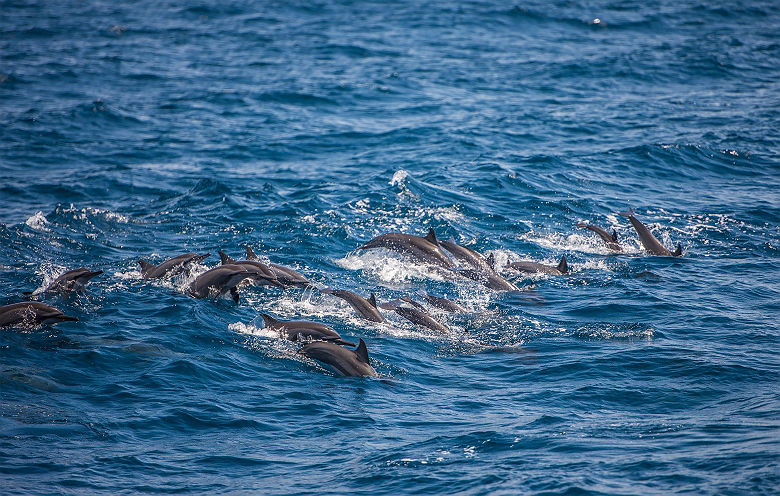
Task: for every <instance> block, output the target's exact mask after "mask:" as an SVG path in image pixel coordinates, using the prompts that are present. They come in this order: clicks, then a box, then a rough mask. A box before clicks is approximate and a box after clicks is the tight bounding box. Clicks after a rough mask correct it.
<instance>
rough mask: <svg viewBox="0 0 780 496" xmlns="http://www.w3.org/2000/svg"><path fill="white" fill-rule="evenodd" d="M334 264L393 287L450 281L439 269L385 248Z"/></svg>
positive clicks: (340, 260) (341, 259)
mask: <svg viewBox="0 0 780 496" xmlns="http://www.w3.org/2000/svg"><path fill="white" fill-rule="evenodd" d="M333 262H334V263H336V265H338V266H339V267H343V268H345V269H348V270H359V271H361V272H362V274H363V275H364V276H368V277H370V278H372V279H378V280H379V281H382V282H383V283H386V284H390V285H393V286H398V285H405V284H407V283H409V282H412V281H421V280H424V279H432V280H435V281H445V280H448V277H447V274H446V273H445V272H443V271H442V270H440V269H438V268H437V267H434V266H430V265H424V264H416V263H413V262H410V261H409V260H406V259H404V258H401V256H400V255H398V254H397V253H395V252H393V251H390V250H387V249H384V248H378V249H372V250H366V251H363V252H360V253H353V254H350V255H347V256H346V257H344V258H339V259H336V260H334V261H333Z"/></svg>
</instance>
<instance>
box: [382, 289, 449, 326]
mask: <svg viewBox="0 0 780 496" xmlns="http://www.w3.org/2000/svg"><path fill="white" fill-rule="evenodd" d="M401 301H403V302H406V303H410V304H412V305H413V306H414V307H413V308H412V307H405V306H402V305H401ZM380 307H381V308H384V309H385V310H394V311H395V313H397V314H398V315H400V316H401V317H403V318H405V319H406V320H408V321H410V322H411V323H413V324H417V325H421V326H423V327H427V328H428V329H433V330H434V331H439V332H443V333H445V334H448V333H450V330H449V328H447V326H445V325H444V324H442V323H441V322H439V321H438V320H436V319H434V318H433V317H431V316H430V315H429V314H428V312H426V311H425V310H424V309H423V307H422V305H420V304H419V303H417V302H416V301H414V300H412V299H411V298H408V297H404V298H401V300H393V301H389V302H387V303H383V304H382V305H380Z"/></svg>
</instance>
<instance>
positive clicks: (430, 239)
mask: <svg viewBox="0 0 780 496" xmlns="http://www.w3.org/2000/svg"><path fill="white" fill-rule="evenodd" d="M371 248H387V249H388V250H393V251H396V252H398V253H402V254H405V255H408V256H410V257H412V258H414V259H415V260H417V261H419V262H422V263H426V264H431V265H438V266H439V267H444V268H445V269H451V268H453V267H455V263H453V261H452V260H451V259H450V257H448V256H447V255H446V254H445V253H444V252H443V251H442V249H441V247H440V246H439V243H438V240H437V239H436V233H435V232H434V231H433V228H430V229H429V230H428V235H427V236H425V237H424V238H423V237H421V236H414V235H412V234H402V233H387V234H382V235H381V236H377V237H376V238H374V239H372V240H371V241H369V242H367V243H366V244H364V245H362V246H360V247H359V248H358V250H368V249H371Z"/></svg>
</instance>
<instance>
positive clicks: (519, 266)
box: [507, 255, 569, 276]
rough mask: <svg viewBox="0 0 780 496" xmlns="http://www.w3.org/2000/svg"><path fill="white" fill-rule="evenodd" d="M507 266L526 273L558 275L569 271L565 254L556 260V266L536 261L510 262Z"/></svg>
mask: <svg viewBox="0 0 780 496" xmlns="http://www.w3.org/2000/svg"><path fill="white" fill-rule="evenodd" d="M507 267H508V268H510V269H514V270H516V271H518V272H524V273H526V274H537V273H541V274H551V275H554V276H560V275H562V274H568V273H569V265H568V264H567V263H566V255H563V256H562V257H561V261H560V262H558V265H557V266H556V267H553V266H552V265H544V264H540V263H536V262H512V263H511V264H509V265H507Z"/></svg>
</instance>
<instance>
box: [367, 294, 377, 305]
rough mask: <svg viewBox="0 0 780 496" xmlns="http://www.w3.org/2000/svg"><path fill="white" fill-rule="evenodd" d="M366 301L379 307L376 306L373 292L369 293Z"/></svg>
mask: <svg viewBox="0 0 780 496" xmlns="http://www.w3.org/2000/svg"><path fill="white" fill-rule="evenodd" d="M368 302H369V303H371V304H372V305H374V308H379V307H377V306H376V295H375V294H374V293H371V296H369V297H368Z"/></svg>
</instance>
